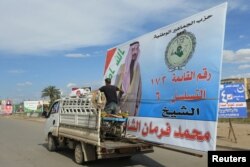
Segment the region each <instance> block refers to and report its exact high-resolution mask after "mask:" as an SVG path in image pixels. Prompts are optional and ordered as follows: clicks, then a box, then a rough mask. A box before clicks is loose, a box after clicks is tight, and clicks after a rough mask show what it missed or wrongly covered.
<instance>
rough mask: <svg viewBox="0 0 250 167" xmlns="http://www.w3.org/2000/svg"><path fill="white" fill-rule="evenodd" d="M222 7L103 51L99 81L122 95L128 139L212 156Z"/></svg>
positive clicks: (219, 77) (219, 61) (215, 133)
mask: <svg viewBox="0 0 250 167" xmlns="http://www.w3.org/2000/svg"><path fill="white" fill-rule="evenodd" d="M226 9H227V3H223V4H221V5H219V6H216V7H214V8H211V9H208V10H206V11H203V12H201V13H198V14H196V15H193V16H191V17H188V18H186V19H184V20H181V21H178V22H176V23H174V24H171V25H169V26H166V27H163V28H160V29H158V30H155V31H153V32H151V33H148V34H145V35H143V36H141V37H138V38H136V39H133V40H131V41H128V42H126V43H124V44H121V45H118V46H116V47H114V48H111V49H109V50H108V51H107V57H106V64H105V69H104V77H105V78H106V77H108V78H111V79H112V84H115V85H116V86H117V87H119V88H120V89H122V90H123V91H124V94H123V95H122V96H121V98H120V101H119V106H120V108H121V111H123V112H128V113H129V115H130V117H129V119H128V123H127V133H128V134H130V135H135V136H137V137H138V138H140V139H142V140H146V141H151V142H156V143H161V144H170V145H175V146H180V147H186V148H191V149H195V150H201V151H207V150H215V148H216V135H217V120H218V99H219V83H220V79H221V65H222V51H223V43H224V32H225V19H226Z"/></svg>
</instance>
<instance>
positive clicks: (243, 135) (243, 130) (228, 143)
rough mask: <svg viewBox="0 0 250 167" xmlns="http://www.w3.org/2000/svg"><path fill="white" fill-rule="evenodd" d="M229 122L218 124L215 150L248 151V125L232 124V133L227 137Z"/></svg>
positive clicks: (249, 128)
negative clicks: (224, 148)
mask: <svg viewBox="0 0 250 167" xmlns="http://www.w3.org/2000/svg"><path fill="white" fill-rule="evenodd" d="M229 127H230V126H229V122H223V123H221V122H219V123H218V127H217V129H218V131H217V148H218V147H226V148H232V149H234V150H250V124H239V123H232V127H233V130H234V133H235V137H236V141H235V138H234V136H233V133H231V134H230V136H229Z"/></svg>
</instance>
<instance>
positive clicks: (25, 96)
mask: <svg viewBox="0 0 250 167" xmlns="http://www.w3.org/2000/svg"><path fill="white" fill-rule="evenodd" d="M223 2H226V1H221V0H214V1H212V0H203V1H200V0H189V1H184V0H175V1H171V0H136V1H135V0H119V1H117V0H98V1H97V0H89V1H87V0H0V76H1V87H0V99H5V98H11V99H13V100H14V102H20V101H23V100H38V99H40V97H41V91H42V89H43V88H45V87H47V86H49V85H55V86H56V87H57V88H59V89H60V90H61V91H62V93H63V94H64V95H68V93H69V91H70V90H71V87H80V86H89V85H90V86H92V87H93V88H98V87H99V86H101V84H102V79H103V78H102V75H103V69H104V61H105V54H106V50H107V49H109V48H111V47H114V46H116V45H118V44H121V43H124V42H126V41H128V40H131V39H133V38H136V37H138V36H140V35H143V34H145V33H148V32H151V31H153V30H155V29H158V28H161V27H163V26H167V25H169V24H172V23H174V22H176V21H179V20H181V19H184V18H186V17H189V16H191V15H193V14H196V13H198V12H201V11H203V10H206V9H208V8H211V7H214V6H216V5H219V4H221V3H223ZM227 2H228V12H227V21H226V32H225V42H224V56H223V67H222V78H231V77H250V42H249V41H250V40H249V39H250V33H249V31H250V26H249V24H250V23H249V16H250V10H249V9H250V6H249V5H248V4H249V2H248V1H247V0H230V1H227ZM215 28H216V27H215Z"/></svg>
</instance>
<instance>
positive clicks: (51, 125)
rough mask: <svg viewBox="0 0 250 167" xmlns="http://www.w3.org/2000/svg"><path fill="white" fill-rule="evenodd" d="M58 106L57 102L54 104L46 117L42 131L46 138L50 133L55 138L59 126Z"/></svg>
mask: <svg viewBox="0 0 250 167" xmlns="http://www.w3.org/2000/svg"><path fill="white" fill-rule="evenodd" d="M59 104H60V103H59V101H57V102H55V103H54V104H53V105H52V107H51V109H50V111H49V113H48V115H47V120H46V123H45V129H44V131H45V135H46V136H48V134H49V133H50V132H51V133H52V135H54V136H57V133H58V126H59V107H60V106H59Z"/></svg>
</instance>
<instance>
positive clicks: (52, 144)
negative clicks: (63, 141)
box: [48, 135, 56, 152]
mask: <svg viewBox="0 0 250 167" xmlns="http://www.w3.org/2000/svg"><path fill="white" fill-rule="evenodd" d="M48 150H49V151H51V152H52V151H56V142H55V139H54V137H53V136H52V135H49V137H48Z"/></svg>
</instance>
